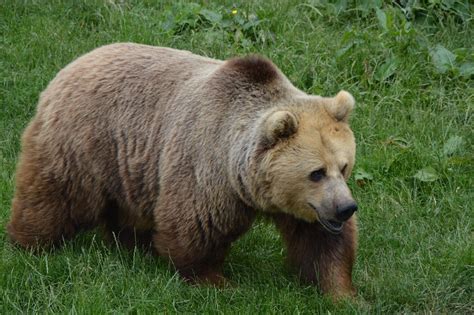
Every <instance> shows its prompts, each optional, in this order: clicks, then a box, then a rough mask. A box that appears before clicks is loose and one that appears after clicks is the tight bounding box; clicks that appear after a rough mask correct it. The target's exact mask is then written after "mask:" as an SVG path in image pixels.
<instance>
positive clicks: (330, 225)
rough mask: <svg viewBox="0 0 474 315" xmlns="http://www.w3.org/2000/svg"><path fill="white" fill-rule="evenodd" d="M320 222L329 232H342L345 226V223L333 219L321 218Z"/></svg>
mask: <svg viewBox="0 0 474 315" xmlns="http://www.w3.org/2000/svg"><path fill="white" fill-rule="evenodd" d="M319 222H320V223H321V225H322V226H323V227H324V228H325V229H326V230H328V232H330V233H332V234H340V233H341V232H342V227H343V226H344V223H342V222H337V221H333V220H324V219H320V220H319Z"/></svg>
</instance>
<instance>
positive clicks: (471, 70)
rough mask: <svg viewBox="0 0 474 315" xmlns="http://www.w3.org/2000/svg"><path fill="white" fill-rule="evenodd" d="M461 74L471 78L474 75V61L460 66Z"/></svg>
mask: <svg viewBox="0 0 474 315" xmlns="http://www.w3.org/2000/svg"><path fill="white" fill-rule="evenodd" d="M459 75H460V76H462V77H465V78H469V77H471V76H473V75H474V62H466V63H463V64H462V65H461V66H460V67H459Z"/></svg>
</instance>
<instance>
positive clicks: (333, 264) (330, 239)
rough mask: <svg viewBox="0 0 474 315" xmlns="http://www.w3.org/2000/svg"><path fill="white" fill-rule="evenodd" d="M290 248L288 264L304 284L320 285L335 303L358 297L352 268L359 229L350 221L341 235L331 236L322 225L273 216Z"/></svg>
mask: <svg viewBox="0 0 474 315" xmlns="http://www.w3.org/2000/svg"><path fill="white" fill-rule="evenodd" d="M272 218H273V220H274V221H275V224H276V226H277V228H278V230H279V231H280V232H281V234H282V236H283V240H284V242H285V244H286V246H287V251H288V262H289V264H290V265H291V266H292V267H294V268H296V269H297V271H298V272H299V274H300V277H301V278H302V280H303V281H307V282H310V283H314V284H316V285H318V287H319V288H320V290H321V291H322V293H324V294H328V295H330V296H332V297H333V298H335V299H338V298H342V297H348V296H354V295H355V289H354V287H353V286H352V266H353V265H354V261H355V252H356V247H357V226H356V220H355V218H354V217H352V218H351V219H349V220H348V221H347V222H346V223H345V225H344V228H343V230H342V232H341V233H340V234H337V235H335V234H331V233H329V232H328V231H326V230H325V229H324V228H323V227H322V225H321V224H320V223H318V222H315V223H307V222H305V221H302V220H298V219H295V218H294V217H292V216H290V215H287V214H276V215H273V216H272Z"/></svg>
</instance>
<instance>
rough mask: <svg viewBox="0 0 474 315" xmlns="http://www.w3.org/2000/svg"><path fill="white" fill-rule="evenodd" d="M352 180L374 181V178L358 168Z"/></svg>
mask: <svg viewBox="0 0 474 315" xmlns="http://www.w3.org/2000/svg"><path fill="white" fill-rule="evenodd" d="M354 179H355V180H372V179H374V177H373V176H372V174H370V173H368V172H367V171H365V170H364V169H363V168H358V169H357V170H356V171H355V174H354Z"/></svg>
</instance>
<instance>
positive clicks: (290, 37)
mask: <svg viewBox="0 0 474 315" xmlns="http://www.w3.org/2000/svg"><path fill="white" fill-rule="evenodd" d="M326 2H327V1H322V0H321V1H319V2H318V1H316V2H311V3H312V4H301V3H300V2H299V1H296V0H294V1H285V2H283V1H280V2H270V1H252V2H245V3H244V4H241V5H239V6H237V7H235V9H236V10H237V13H236V14H235V15H234V14H233V13H232V9H234V7H233V4H232V2H231V1H219V2H209V3H208V2H207V1H206V2H204V3H208V4H204V3H200V4H190V3H185V2H175V1H173V2H171V1H170V2H168V1H165V2H160V4H157V3H158V2H155V1H58V0H55V1H47V2H46V1H32V0H29V1H20V0H14V1H0V34H1V36H0V74H1V84H0V165H1V166H0V252H1V253H0V292H1V294H0V313H2V314H10V313H23V312H26V313H36V312H40V313H53V312H54V313H69V312H70V313H136V314H138V313H154V312H164V313H174V312H180V313H181V312H184V313H358V312H374V313H395V312H435V313H453V312H456V313H473V312H474V302H473V301H474V296H473V283H474V270H473V265H474V258H473V257H474V250H473V244H474V242H473V210H472V205H473V200H474V194H473V193H474V191H473V187H474V185H473V181H472V178H473V175H474V172H473V162H474V160H473V156H474V154H473V153H474V152H473V142H472V139H473V121H472V118H473V117H472V110H473V104H474V84H473V80H472V79H473V69H472V68H473V64H474V60H473V59H474V50H473V47H474V45H473V40H474V32H473V28H472V7H469V5H468V4H467V3H468V2H467V1H454V3H455V4H458V6H456V7H454V6H453V7H450V6H449V5H448V4H449V3H452V1H451V2H450V1H440V3H444V4H446V5H445V6H435V7H432V8H431V9H430V10H424V9H423V8H419V7H415V6H413V7H408V6H407V7H405V8H404V9H405V12H408V13H406V14H404V13H403V12H404V11H402V10H401V9H400V8H399V7H392V6H390V5H372V6H370V5H368V4H370V3H372V2H370V1H369V2H367V1H360V2H356V3H355V4H354V3H353V1H349V5H348V6H347V7H345V6H344V2H341V1H337V2H334V3H336V4H334V5H330V4H326V5H321V4H322V3H326ZM361 3H362V4H361ZM401 3H403V2H401ZM432 3H435V2H432ZM463 3H464V4H465V5H466V6H465V7H463V6H462V4H463ZM407 9H410V10H407ZM463 10H464V11H463ZM466 10H467V11H466ZM234 12H235V11H234ZM463 12H464V13H466V12H467V13H468V14H467V15H466V14H464V13H463ZM123 41H131V42H139V43H145V44H151V45H159V46H170V47H174V48H179V49H187V50H191V51H193V52H195V53H198V54H202V55H206V56H211V57H214V58H222V59H223V58H228V57H231V56H234V55H243V54H246V53H250V52H257V53H260V54H263V55H266V56H268V57H270V58H271V59H272V60H273V61H274V62H275V63H276V64H277V65H278V66H279V67H280V68H281V69H282V70H283V72H284V73H286V74H287V76H288V77H289V78H290V80H291V81H292V82H293V83H294V84H295V85H296V86H298V87H299V88H301V89H303V90H304V91H306V92H308V93H313V94H323V95H333V94H335V93H337V92H338V91H339V90H340V89H346V90H349V91H350V92H351V93H353V95H354V96H355V98H356V100H357V101H358V104H357V109H356V111H355V113H354V115H353V117H352V122H351V123H352V127H353V130H354V132H355V134H356V138H357V143H358V152H357V165H356V170H355V174H354V176H353V177H352V179H351V181H350V186H351V188H352V190H353V193H354V196H355V197H356V199H357V200H358V202H359V208H360V211H359V220H360V238H359V243H360V245H359V251H358V259H357V263H356V266H355V271H354V282H355V284H356V286H357V288H358V292H359V293H358V296H357V298H356V299H355V300H353V301H344V302H342V303H339V304H333V303H331V302H330V301H328V300H327V299H325V298H323V297H322V296H320V295H318V293H317V292H316V290H315V289H314V288H313V287H309V286H305V285H303V284H301V283H299V282H298V281H297V279H296V277H295V276H294V275H293V274H291V273H290V272H289V271H288V270H287V269H286V268H285V267H284V265H283V259H284V255H285V253H284V251H283V250H282V248H283V247H282V244H281V240H280V238H279V236H278V234H277V233H276V231H275V229H274V228H273V227H272V226H271V225H269V224H267V223H266V222H264V221H260V220H259V221H257V223H256V224H255V226H254V228H253V229H252V230H251V232H250V233H248V234H247V235H245V236H244V237H243V238H242V239H240V240H239V241H238V242H236V243H235V245H234V246H233V249H232V251H231V254H230V256H229V257H228V259H227V262H226V264H225V273H226V275H227V276H228V277H229V278H231V279H232V280H233V281H234V282H235V284H236V286H235V287H234V288H227V289H215V288H209V287H191V286H187V285H185V284H183V283H182V282H181V281H180V279H179V278H178V277H177V276H176V274H174V272H173V271H172V269H171V268H169V266H168V264H167V263H166V262H165V261H164V260H161V259H157V258H153V257H150V256H147V255H145V254H143V253H141V252H139V251H136V252H133V253H129V252H125V251H123V250H121V249H118V248H110V247H108V246H105V245H104V243H103V242H102V239H101V238H100V236H99V235H98V236H96V235H95V234H94V233H88V234H85V235H81V236H80V237H78V238H77V239H76V240H74V241H72V242H70V243H68V244H66V245H65V246H64V248H62V249H61V250H58V251H54V252H47V253H43V254H39V255H34V254H31V253H28V252H25V251H23V250H20V249H17V248H14V247H12V246H11V245H10V244H9V243H8V241H7V239H6V236H5V225H6V223H7V221H8V218H9V211H10V210H9V209H10V202H11V198H12V196H13V189H14V185H13V180H14V172H15V164H16V161H17V158H18V154H19V149H20V145H19V141H20V136H21V132H22V130H23V129H24V127H25V126H26V124H27V122H28V121H29V120H30V119H31V117H32V116H33V114H34V111H35V106H36V102H37V100H38V95H39V93H40V92H41V91H42V90H43V89H44V88H45V87H46V85H47V84H48V82H49V81H50V80H51V79H52V78H53V77H54V75H55V74H56V73H57V72H58V71H59V70H60V69H61V68H62V67H64V66H65V65H66V64H67V63H69V62H70V61H72V60H73V59H74V58H76V57H78V56H80V55H81V54H84V53H86V52H88V51H90V50H91V49H93V48H95V47H97V46H100V45H103V44H107V43H112V42H123Z"/></svg>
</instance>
